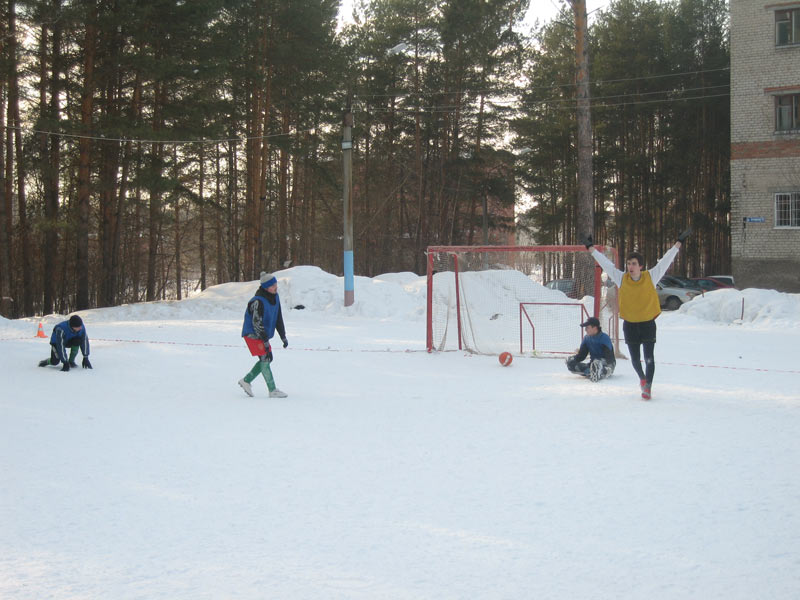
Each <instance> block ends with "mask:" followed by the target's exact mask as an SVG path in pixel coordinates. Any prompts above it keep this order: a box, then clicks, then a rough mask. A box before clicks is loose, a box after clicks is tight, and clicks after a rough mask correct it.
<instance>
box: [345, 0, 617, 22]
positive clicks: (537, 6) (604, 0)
mask: <svg viewBox="0 0 800 600" xmlns="http://www.w3.org/2000/svg"><path fill="white" fill-rule="evenodd" d="M610 3H611V2H610V0H586V11H587V12H588V13H589V20H590V21H591V19H592V16H591V13H592V12H593V11H595V10H597V9H602V8H605V7H607V6H608V5H609V4H610ZM559 6H561V2H560V0H532V1H531V5H530V9H529V11H528V15H527V17H526V19H525V21H526V23H527V24H528V25H529V26H531V25H533V23H534V22H535V20H536V19H539V20H540V21H541V22H546V21H550V20H552V19H553V18H554V17H555V16H556V15H557V14H558V11H559ZM352 7H353V1H352V0H342V1H341V5H340V10H339V15H340V19H344V20H350V15H351V14H352V11H353V8H352Z"/></svg>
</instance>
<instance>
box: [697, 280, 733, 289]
mask: <svg viewBox="0 0 800 600" xmlns="http://www.w3.org/2000/svg"><path fill="white" fill-rule="evenodd" d="M692 281H694V282H696V283H697V285H699V286H700V287H701V288H703V291H705V292H711V291H713V290H720V289H722V288H731V287H733V286H732V285H730V284H727V283H725V282H724V281H721V280H719V279H717V278H716V277H692Z"/></svg>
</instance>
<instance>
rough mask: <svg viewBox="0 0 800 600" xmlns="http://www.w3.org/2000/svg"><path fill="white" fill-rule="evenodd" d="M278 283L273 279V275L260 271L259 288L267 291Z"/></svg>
mask: <svg viewBox="0 0 800 600" xmlns="http://www.w3.org/2000/svg"><path fill="white" fill-rule="evenodd" d="M276 283H278V280H277V279H276V278H275V276H274V275H272V274H270V273H267V272H266V271H261V287H263V288H264V289H267V288H268V287H271V286H273V285H275V284H276Z"/></svg>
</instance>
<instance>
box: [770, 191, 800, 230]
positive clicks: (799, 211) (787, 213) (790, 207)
mask: <svg viewBox="0 0 800 600" xmlns="http://www.w3.org/2000/svg"><path fill="white" fill-rule="evenodd" d="M774 199H775V221H774V223H775V229H800V190H798V191H793V192H777V193H776V194H775V196H774ZM783 203H785V205H783V206H782V204H783Z"/></svg>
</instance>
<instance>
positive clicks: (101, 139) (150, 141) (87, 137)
mask: <svg viewBox="0 0 800 600" xmlns="http://www.w3.org/2000/svg"><path fill="white" fill-rule="evenodd" d="M3 129H7V130H8V129H10V130H14V131H25V132H28V133H31V134H36V135H55V136H59V137H62V138H69V139H75V140H92V141H99V142H119V143H125V142H133V143H137V144H224V143H229V142H247V141H249V140H265V139H271V138H278V137H288V136H292V135H295V134H297V133H311V132H313V131H314V129H306V130H303V131H297V132H294V133H273V134H269V135H256V136H242V137H233V138H211V139H209V138H199V139H195V140H158V139H142V138H132V137H108V136H104V135H81V134H78V133H67V132H64V131H46V130H43V129H32V128H28V127H16V126H11V125H4V126H3Z"/></svg>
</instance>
